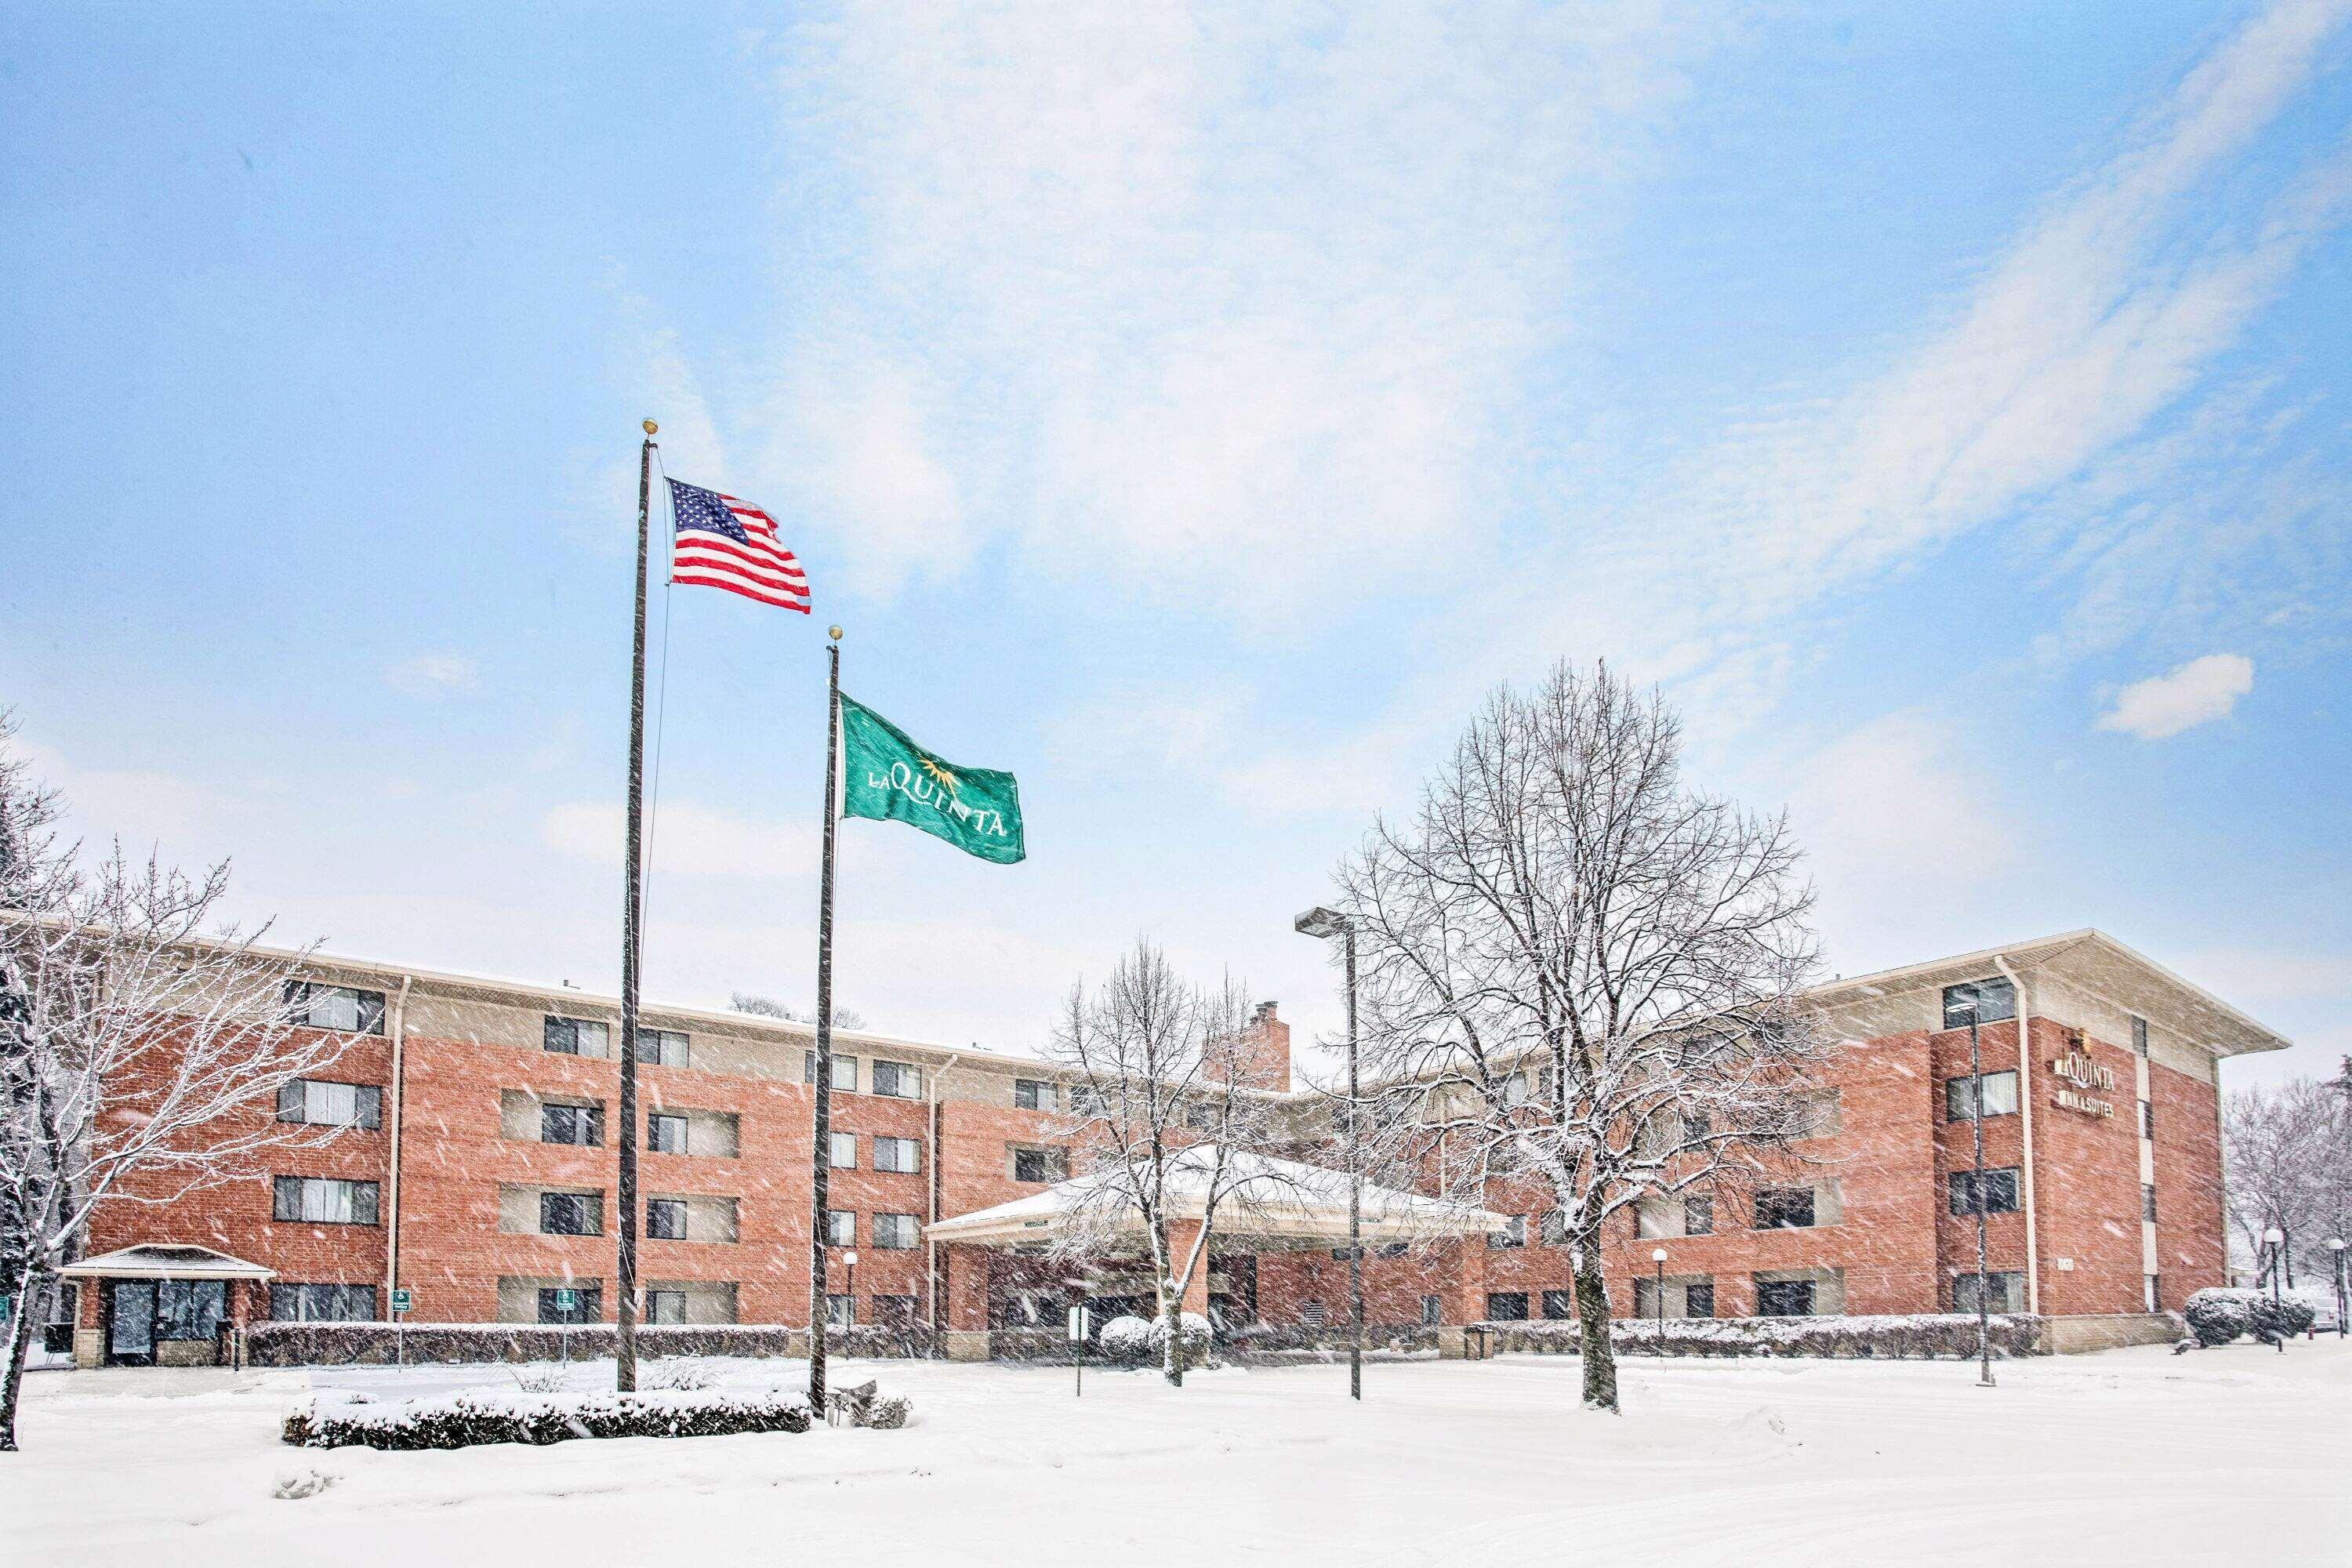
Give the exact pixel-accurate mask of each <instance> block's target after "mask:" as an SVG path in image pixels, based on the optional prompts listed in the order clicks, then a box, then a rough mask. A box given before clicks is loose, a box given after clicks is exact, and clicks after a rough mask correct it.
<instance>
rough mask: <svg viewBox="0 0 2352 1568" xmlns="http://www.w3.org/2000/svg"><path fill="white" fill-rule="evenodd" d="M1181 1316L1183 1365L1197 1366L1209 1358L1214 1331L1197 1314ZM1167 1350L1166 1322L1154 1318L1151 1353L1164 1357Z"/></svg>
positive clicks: (1165, 1320)
mask: <svg viewBox="0 0 2352 1568" xmlns="http://www.w3.org/2000/svg"><path fill="white" fill-rule="evenodd" d="M1180 1331H1181V1334H1182V1336H1183V1339H1182V1344H1183V1348H1184V1364H1185V1365H1186V1366H1199V1365H1200V1364H1201V1363H1202V1362H1204V1361H1206V1360H1208V1358H1209V1345H1210V1343H1211V1342H1212V1341H1213V1339H1214V1338H1215V1334H1216V1331H1215V1330H1213V1328H1211V1327H1210V1325H1209V1320H1208V1319H1206V1318H1204V1317H1202V1316H1201V1314H1200V1313H1198V1312H1185V1313H1183V1314H1181V1328H1180ZM1167 1350H1168V1320H1167V1319H1166V1318H1154V1319H1152V1320H1151V1353H1152V1354H1153V1355H1154V1356H1160V1355H1164V1354H1165V1353H1166V1352H1167Z"/></svg>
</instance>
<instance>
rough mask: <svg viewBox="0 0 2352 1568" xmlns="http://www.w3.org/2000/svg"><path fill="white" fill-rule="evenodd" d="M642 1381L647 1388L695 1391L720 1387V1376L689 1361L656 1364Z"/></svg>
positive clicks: (705, 1367)
mask: <svg viewBox="0 0 2352 1568" xmlns="http://www.w3.org/2000/svg"><path fill="white" fill-rule="evenodd" d="M641 1381H642V1383H643V1384H644V1386H645V1387H647V1388H678V1389H688V1390H694V1389H704V1388H716V1387H718V1386H719V1374H718V1373H714V1372H712V1371H711V1370H710V1369H709V1367H707V1366H697V1365H695V1364H694V1363H692V1362H690V1361H688V1362H678V1363H675V1364H663V1363H656V1365H655V1366H654V1367H653V1368H652V1369H651V1370H650V1371H648V1372H647V1373H646V1375H645V1377H644V1378H643V1379H642V1380H641Z"/></svg>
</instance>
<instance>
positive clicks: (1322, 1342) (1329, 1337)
mask: <svg viewBox="0 0 2352 1568" xmlns="http://www.w3.org/2000/svg"><path fill="white" fill-rule="evenodd" d="M1350 1338H1351V1336H1350V1334H1349V1329H1348V1326H1347V1325H1346V1324H1345V1323H1326V1324H1324V1325H1323V1326H1322V1327H1320V1328H1318V1327H1317V1326H1315V1325H1314V1324H1312V1323H1252V1324H1250V1325H1249V1326H1248V1327H1247V1328H1244V1329H1237V1330H1235V1331H1234V1332H1233V1333H1232V1334H1231V1335H1229V1336H1228V1337H1227V1339H1226V1342H1225V1344H1226V1349H1227V1350H1228V1351H1229V1352H1231V1353H1232V1354H1233V1356H1234V1359H1235V1360H1237V1361H1245V1362H1246V1361H1280V1360H1285V1359H1296V1358H1298V1357H1304V1356H1316V1357H1329V1356H1334V1355H1345V1354H1347V1353H1348V1344H1349V1339H1350ZM1437 1340H1438V1331H1437V1330H1435V1329H1433V1328H1430V1327H1427V1326H1425V1325H1423V1324H1420V1323H1366V1324H1365V1325H1364V1353H1365V1354H1367V1355H1379V1356H1428V1355H1435V1354H1436V1353H1437V1349H1438V1343H1437Z"/></svg>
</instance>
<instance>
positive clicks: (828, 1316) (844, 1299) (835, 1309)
mask: <svg viewBox="0 0 2352 1568" xmlns="http://www.w3.org/2000/svg"><path fill="white" fill-rule="evenodd" d="M856 1325H857V1298H856V1297H855V1296H827V1297H826V1298H825V1299H824V1326H825V1327H826V1328H828V1329H848V1328H855V1327H856Z"/></svg>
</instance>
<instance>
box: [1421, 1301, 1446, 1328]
mask: <svg viewBox="0 0 2352 1568" xmlns="http://www.w3.org/2000/svg"><path fill="white" fill-rule="evenodd" d="M1421 1321H1422V1322H1423V1324H1424V1325H1426V1326H1427V1327H1430V1328H1435V1327H1436V1326H1437V1325H1438V1324H1440V1323H1442V1322H1444V1321H1445V1300H1444V1297H1442V1296H1423V1298H1422V1299H1421Z"/></svg>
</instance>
